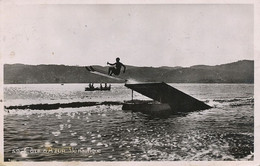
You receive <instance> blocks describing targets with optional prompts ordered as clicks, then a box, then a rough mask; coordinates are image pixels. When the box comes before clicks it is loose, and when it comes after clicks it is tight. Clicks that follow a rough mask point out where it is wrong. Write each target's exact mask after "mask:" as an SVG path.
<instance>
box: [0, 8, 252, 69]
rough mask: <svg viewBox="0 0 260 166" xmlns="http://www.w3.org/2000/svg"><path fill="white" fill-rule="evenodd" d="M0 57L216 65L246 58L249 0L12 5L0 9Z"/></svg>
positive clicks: (42, 61) (75, 62)
mask: <svg viewBox="0 0 260 166" xmlns="http://www.w3.org/2000/svg"><path fill="white" fill-rule="evenodd" d="M3 16H4V21H3V25H4V34H3V39H2V41H3V48H4V49H3V57H2V58H3V62H4V63H24V64H65V65H80V66H84V65H94V64H97V65H102V66H104V65H106V62H107V61H109V62H114V61H115V58H116V57H120V58H121V61H122V62H123V63H124V64H126V65H135V66H155V67H156V66H191V65H199V64H205V65H217V64H223V63H229V62H234V61H238V60H243V59H249V60H253V25H254V22H253V6H252V5H19V6H10V7H8V10H5V11H4V15H3Z"/></svg>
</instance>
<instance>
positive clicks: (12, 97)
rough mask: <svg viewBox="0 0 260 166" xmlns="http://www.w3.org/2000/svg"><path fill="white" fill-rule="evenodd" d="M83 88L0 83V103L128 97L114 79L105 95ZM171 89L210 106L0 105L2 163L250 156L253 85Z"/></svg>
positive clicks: (129, 95)
mask: <svg viewBox="0 0 260 166" xmlns="http://www.w3.org/2000/svg"><path fill="white" fill-rule="evenodd" d="M66 86H67V87H66ZM84 86H87V85H84V84H72V85H67V84H66V85H64V86H60V85H5V89H4V95H5V105H6V106H12V105H27V104H35V103H36V104H40V103H69V102H75V101H124V100H129V99H130V97H131V91H130V90H129V89H126V88H125V87H124V86H123V85H120V84H116V85H114V86H113V85H112V90H111V91H110V92H85V91H84ZM173 86H174V87H176V88H178V89H180V90H182V91H184V92H186V93H188V94H190V95H192V96H194V97H196V98H198V99H200V100H202V101H204V102H207V103H208V104H209V105H211V106H214V108H212V109H209V110H203V111H198V112H192V113H189V114H184V115H172V116H170V117H168V118H156V117H151V116H149V115H145V114H142V113H131V112H127V111H123V110H122V109H121V107H122V106H121V105H96V106H90V107H80V108H59V109H56V110H30V109H22V110H21V109H11V110H5V116H4V151H5V156H4V158H5V161H27V160H28V161H129V160H130V161H146V160H149V161H150V160H156V161H159V160H166V161H170V160H171V161H172V160H173V161H177V160H188V161H192V160H206V161H207V160H253V152H254V151H253V146H254V144H253V141H254V134H253V133H254V112H253V106H254V98H253V85H246V84H240V85H238V84H233V85H232V84H173ZM135 98H141V99H145V97H143V96H141V95H138V94H135Z"/></svg>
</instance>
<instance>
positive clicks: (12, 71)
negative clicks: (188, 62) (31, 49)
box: [4, 60, 254, 84]
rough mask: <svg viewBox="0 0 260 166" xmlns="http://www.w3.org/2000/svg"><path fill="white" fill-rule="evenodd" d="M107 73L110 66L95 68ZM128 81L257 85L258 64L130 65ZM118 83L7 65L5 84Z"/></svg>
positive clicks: (73, 71) (70, 71) (76, 70)
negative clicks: (255, 74)
mask: <svg viewBox="0 0 260 166" xmlns="http://www.w3.org/2000/svg"><path fill="white" fill-rule="evenodd" d="M95 68H96V69H98V70H103V71H104V72H106V71H107V67H102V66H95ZM121 77H123V78H125V79H134V80H136V81H140V82H147V81H149V82H161V81H164V82H167V83H254V61H250V60H243V61H238V62H234V63H229V64H222V65H216V66H207V65H196V66H191V67H188V68H184V67H168V66H163V67H158V68H155V67H135V66H127V71H126V73H124V74H121ZM87 82H117V81H115V80H111V79H108V78H104V77H101V76H96V75H93V74H90V73H89V72H87V71H86V69H85V68H84V67H82V66H65V65H24V64H5V65H4V83H5V84H17V83H18V84H24V83H32V84H33V83H87Z"/></svg>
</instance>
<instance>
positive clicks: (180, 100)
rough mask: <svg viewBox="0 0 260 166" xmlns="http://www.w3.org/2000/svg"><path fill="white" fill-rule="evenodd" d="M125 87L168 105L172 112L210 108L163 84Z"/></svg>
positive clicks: (142, 84)
mask: <svg viewBox="0 0 260 166" xmlns="http://www.w3.org/2000/svg"><path fill="white" fill-rule="evenodd" d="M125 86H126V87H128V88H130V89H132V90H134V91H136V92H138V93H140V94H142V95H145V96H147V97H149V98H151V99H154V100H156V101H159V102H161V103H167V104H169V105H170V107H171V109H172V110H173V111H174V112H191V111H196V110H204V109H209V108H211V107H210V106H209V105H207V104H205V103H203V102H202V101H199V100H197V99H195V98H193V97H191V96H189V95H187V94H185V93H183V92H182V91H179V90H178V89H176V88H174V87H172V86H170V85H168V84H166V83H164V82H160V83H138V84H125Z"/></svg>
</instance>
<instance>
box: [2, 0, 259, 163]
mask: <svg viewBox="0 0 260 166" xmlns="http://www.w3.org/2000/svg"><path fill="white" fill-rule="evenodd" d="M28 4H253V5H254V62H255V63H254V65H255V69H254V72H255V73H254V74H255V76H254V79H255V84H254V101H255V105H254V117H255V122H254V125H255V126H254V133H255V134H254V139H255V141H254V143H255V150H254V161H228V162H227V161H178V162H174V161H167V162H154V161H153V162H4V158H3V152H4V150H3V110H4V106H3V102H0V110H1V115H2V116H0V128H1V130H0V138H1V140H0V141H1V143H0V166H2V165H7V166H9V165H12V166H13V165H19V166H20V165H21V166H31V165H33V166H37V165H48V166H49V165H64V166H67V165H76V166H81V165H88V166H92V165H93V166H99V165H102V166H112V165H113V166H114V165H120V166H121V165H125V166H136V165H138V166H139V165H145V166H157V165H173V166H175V165H182V166H206V165H218V166H219V165H223V166H227V165H228V166H234V165H235V166H259V165H260V151H259V148H260V136H259V135H260V131H259V128H260V121H259V120H260V113H259V111H258V110H259V100H260V98H259V97H260V96H259V92H260V86H259V78H258V76H259V75H260V74H259V73H260V64H259V61H260V56H259V55H260V48H259V47H260V0H207V1H206V0H0V16H1V17H0V20H2V18H3V13H4V11H5V10H8V9H7V8H6V5H28ZM0 25H1V29H0V37H2V33H3V25H2V24H1V21H0ZM0 41H1V42H0V89H1V91H0V100H3V63H4V62H2V59H1V56H3V55H2V47H1V46H2V38H1V39H0Z"/></svg>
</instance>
